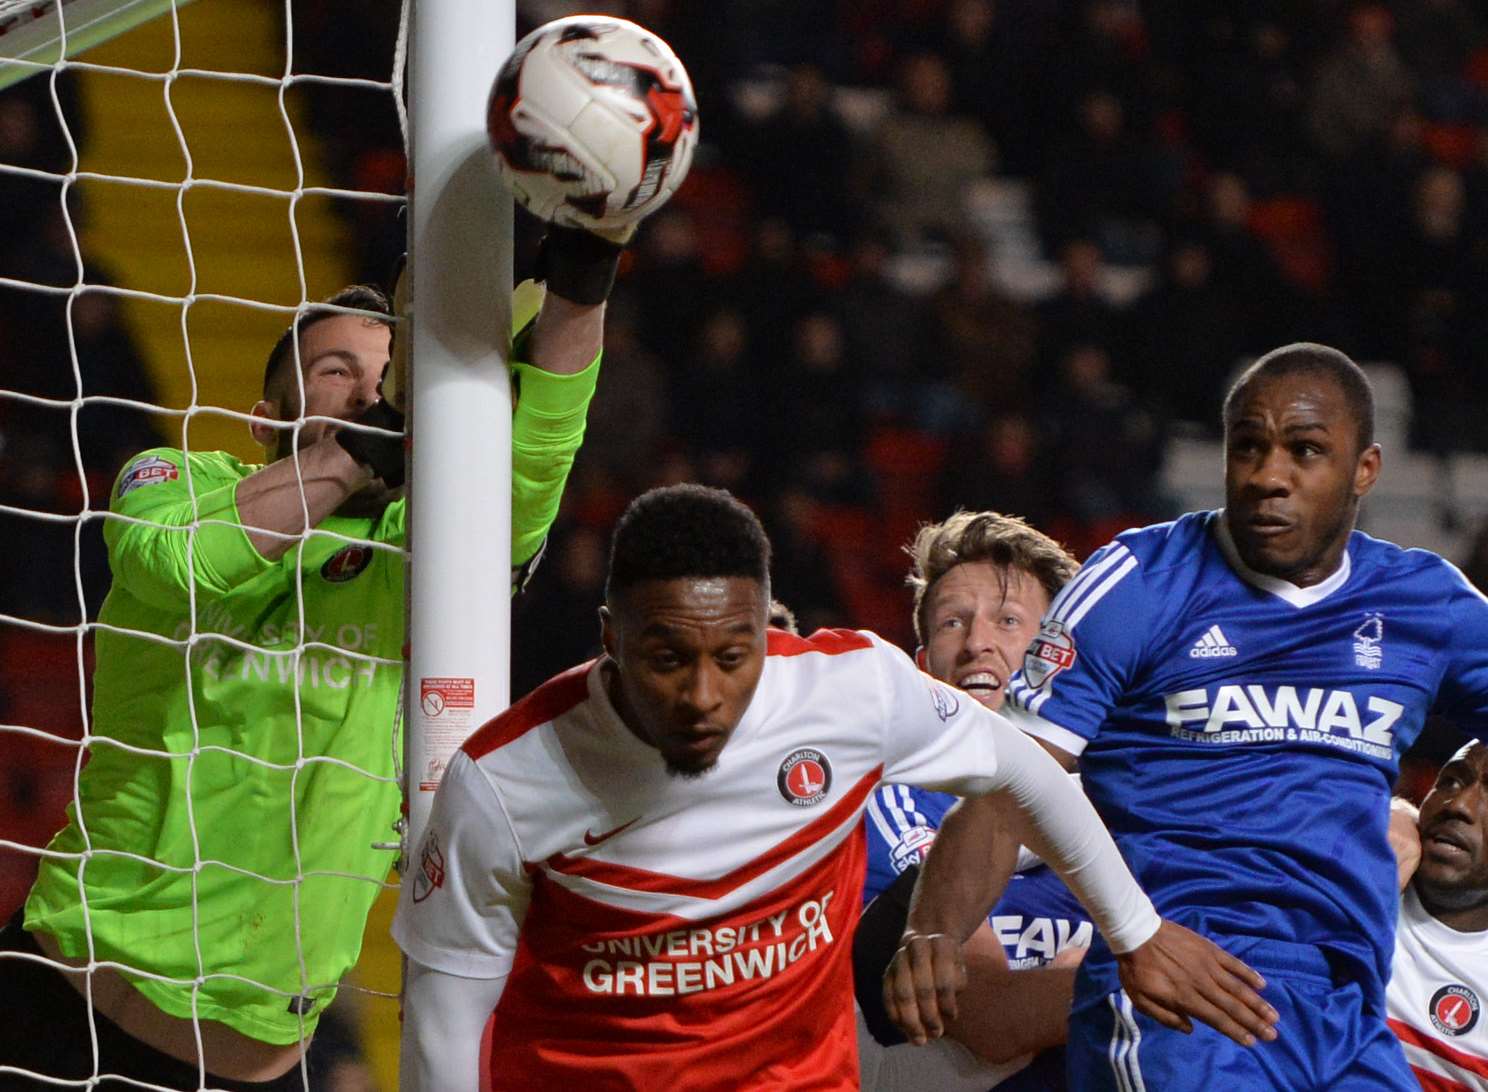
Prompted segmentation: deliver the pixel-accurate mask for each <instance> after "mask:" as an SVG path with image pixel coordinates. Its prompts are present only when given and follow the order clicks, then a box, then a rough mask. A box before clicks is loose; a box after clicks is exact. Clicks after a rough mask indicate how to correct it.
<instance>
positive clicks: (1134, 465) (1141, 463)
mask: <svg viewBox="0 0 1488 1092" xmlns="http://www.w3.org/2000/svg"><path fill="white" fill-rule="evenodd" d="M1042 402H1043V404H1042V411H1043V414H1042V415H1043V432H1044V436H1045V438H1046V443H1047V445H1048V446H1047V451H1048V453H1049V457H1050V458H1049V462H1050V465H1051V466H1052V467H1053V470H1054V473H1055V475H1056V482H1055V488H1056V489H1057V490H1058V497H1059V500H1060V503H1061V506H1062V507H1063V509H1064V510H1065V511H1066V512H1068V513H1069V514H1070V515H1072V516H1073V517H1074V518H1075V519H1077V520H1079V521H1080V522H1082V523H1085V524H1099V523H1104V522H1109V521H1111V520H1117V519H1130V520H1131V521H1132V522H1143V521H1145V520H1147V519H1149V518H1155V517H1161V516H1163V515H1165V514H1168V513H1167V512H1166V505H1165V504H1164V503H1163V502H1162V501H1160V500H1159V499H1158V489H1157V475H1158V471H1159V470H1161V468H1162V459H1163V443H1164V441H1165V439H1166V436H1165V433H1164V431H1163V429H1162V428H1161V421H1160V420H1158V419H1157V417H1156V416H1154V414H1153V413H1152V412H1151V411H1149V410H1147V409H1145V408H1143V407H1142V406H1141V405H1140V404H1139V403H1138V402H1137V400H1136V398H1135V397H1134V396H1133V394H1132V392H1131V391H1130V390H1129V389H1127V388H1126V387H1124V386H1122V385H1121V384H1119V383H1117V382H1116V381H1115V379H1114V378H1113V377H1112V374H1111V358H1110V356H1109V355H1107V353H1106V351H1105V349H1103V348H1102V347H1101V346H1100V345H1098V344H1091V343H1086V344H1076V345H1072V346H1071V347H1070V348H1069V349H1068V350H1067V351H1066V352H1065V353H1064V355H1063V357H1062V358H1061V359H1060V362H1059V369H1058V373H1057V376H1056V381H1055V383H1054V385H1053V386H1052V387H1051V388H1050V389H1049V390H1047V391H1045V392H1044V398H1043V400H1042Z"/></svg>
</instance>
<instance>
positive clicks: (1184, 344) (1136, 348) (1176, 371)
mask: <svg viewBox="0 0 1488 1092" xmlns="http://www.w3.org/2000/svg"><path fill="white" fill-rule="evenodd" d="M1246 317H1247V316H1246V306H1245V299H1244V297H1242V296H1239V295H1237V294H1235V293H1234V292H1231V291H1229V290H1227V289H1225V288H1224V287H1222V286H1221V284H1220V282H1219V279H1218V277H1217V275H1216V270H1215V268H1214V255H1213V254H1212V253H1211V252H1210V250H1209V246H1208V244H1207V243H1205V242H1203V241H1202V240H1201V239H1197V238H1183V239H1179V240H1177V241H1176V242H1174V244H1173V246H1172V247H1171V248H1170V249H1169V251H1168V253H1167V255H1166V256H1165V257H1164V259H1163V264H1162V270H1161V273H1160V275H1159V279H1158V282H1157V284H1156V285H1155V286H1154V287H1153V289H1152V290H1151V291H1150V292H1148V293H1147V294H1146V295H1145V296H1143V297H1142V298H1141V299H1140V300H1138V301H1137V304H1136V306H1135V307H1134V308H1133V309H1132V314H1131V322H1132V346H1131V352H1130V355H1131V358H1132V360H1133V362H1134V365H1133V369H1132V374H1133V376H1134V378H1135V380H1136V382H1137V386H1138V389H1140V390H1146V391H1150V392H1152V393H1153V395H1155V396H1156V398H1157V399H1159V400H1161V402H1162V403H1163V404H1164V406H1165V407H1166V408H1167V409H1168V410H1169V411H1170V412H1171V413H1172V414H1173V415H1174V416H1176V417H1178V418H1179V419H1181V420H1184V421H1189V422H1192V423H1194V424H1196V425H1199V426H1201V427H1203V428H1204V429H1205V431H1207V432H1209V433H1211V434H1217V433H1218V429H1219V409H1220V402H1221V400H1222V398H1223V393H1224V389H1225V383H1226V380H1227V379H1228V378H1229V376H1230V373H1231V372H1233V371H1234V368H1235V365H1236V362H1237V361H1239V359H1240V357H1241V355H1242V353H1243V351H1244V349H1245V347H1246V345H1247V337H1246V331H1245V321H1246Z"/></svg>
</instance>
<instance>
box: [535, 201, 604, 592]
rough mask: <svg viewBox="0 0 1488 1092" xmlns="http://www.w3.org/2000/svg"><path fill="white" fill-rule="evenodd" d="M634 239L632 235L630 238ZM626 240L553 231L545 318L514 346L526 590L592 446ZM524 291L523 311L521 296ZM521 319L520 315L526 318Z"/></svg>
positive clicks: (544, 270)
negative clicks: (589, 427) (592, 407)
mask: <svg viewBox="0 0 1488 1092" xmlns="http://www.w3.org/2000/svg"><path fill="white" fill-rule="evenodd" d="M627 237H628V236H627ZM623 249H624V244H623V242H622V241H617V240H612V239H608V238H604V237H601V236H598V235H595V234H593V233H591V232H588V231H582V230H580V229H578V228H567V227H561V226H559V225H556V224H553V225H549V227H548V232H547V234H546V235H545V236H544V237H543V242H542V250H541V252H540V254H539V257H538V275H539V276H540V277H542V278H543V280H544V283H545V285H546V289H547V291H546V295H545V298H544V299H543V302H542V309H541V310H540V311H539V312H538V315H537V319H536V321H535V322H534V323H532V325H531V326H530V327H527V328H525V329H523V330H521V331H520V332H519V333H518V334H517V337H516V338H515V341H514V344H513V346H512V357H513V363H512V374H513V379H514V382H515V384H516V400H517V405H516V411H515V415H514V416H513V418H512V568H513V571H514V572H515V573H516V574H517V578H516V580H515V581H514V586H516V587H520V585H521V583H522V581H523V578H524V576H525V574H526V570H528V569H529V568H530V563H531V562H532V561H533V559H534V558H535V557H536V556H537V554H538V552H539V550H541V548H542V544H543V542H544V540H545V539H546V538H547V536H548V530H549V528H550V527H552V524H553V519H554V518H555V517H556V516H557V514H558V502H559V500H560V499H561V498H562V496H563V487H564V485H565V484H566V483H567V481H568V474H569V471H570V470H571V469H572V468H573V461H574V456H575V455H577V454H578V451H579V445H580V444H581V443H582V442H583V440H584V424H585V419H586V416H587V413H588V409H589V401H590V399H591V398H593V397H594V388H595V384H596V383H597V382H598V380H599V363H600V356H601V350H602V347H603V342H604V309H605V300H606V299H608V298H609V294H610V290H611V288H613V287H614V283H615V271H616V269H617V268H618V266H619V262H620V255H621V253H622V251H623ZM526 287H527V286H525V285H524V286H522V288H519V289H518V300H517V305H518V311H519V313H520V307H521V304H522V300H521V295H522V292H523V290H524V289H525V288H526ZM519 321H520V317H519Z"/></svg>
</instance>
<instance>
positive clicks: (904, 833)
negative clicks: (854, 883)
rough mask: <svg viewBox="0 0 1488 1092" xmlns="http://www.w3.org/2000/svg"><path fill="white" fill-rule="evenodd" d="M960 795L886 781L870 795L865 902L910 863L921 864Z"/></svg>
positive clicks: (866, 821) (865, 815)
mask: <svg viewBox="0 0 1488 1092" xmlns="http://www.w3.org/2000/svg"><path fill="white" fill-rule="evenodd" d="M955 802H956V798H955V797H954V796H951V795H950V794H949V793H942V792H932V791H931V790H929V789H917V788H914V787H913V786H910V785H893V784H884V785H880V786H879V787H878V788H876V789H874V790H873V795H871V796H870V797H868V807H867V809H866V810H865V811H864V813H863V824H864V826H865V827H866V828H867V832H868V875H867V878H866V879H865V880H864V882H863V905H864V906H867V905H868V903H869V902H870V901H871V900H872V899H873V898H874V897H875V896H877V895H879V894H880V893H881V892H882V891H883V890H884V889H885V888H887V887H888V886H889V885H890V884H891V883H893V882H894V881H895V880H896V879H897V878H898V877H899V876H900V875H901V874H902V873H903V872H904V870H905V869H907V868H908V867H909V866H910V865H915V864H919V863H920V862H921V861H922V860H924V857H925V854H926V853H927V852H929V850H930V843H931V842H933V841H934V840H935V832H936V831H937V830H939V829H940V821H941V819H943V818H944V817H945V813H946V812H948V811H950V810H951V805H952V804H954V803H955Z"/></svg>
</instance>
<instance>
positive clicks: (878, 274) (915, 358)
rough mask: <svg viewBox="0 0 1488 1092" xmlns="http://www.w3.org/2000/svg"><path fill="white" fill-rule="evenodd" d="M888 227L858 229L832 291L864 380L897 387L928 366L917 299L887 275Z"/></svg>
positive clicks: (850, 348)
mask: <svg viewBox="0 0 1488 1092" xmlns="http://www.w3.org/2000/svg"><path fill="white" fill-rule="evenodd" d="M891 256H892V253H891V251H890V250H889V243H888V233H887V232H884V231H864V232H862V233H861V234H859V235H858V237H857V239H856V241H855V242H854V243H853V246H852V250H851V252H850V253H849V254H848V274H847V279H846V280H845V281H843V283H842V286H841V287H840V288H839V289H838V290H837V291H836V293H835V294H834V295H833V303H834V307H835V310H836V312H837V315H838V317H839V318H840V319H841V320H842V328H843V331H844V333H845V335H846V337H847V346H848V352H849V353H851V354H852V357H853V359H854V360H856V361H857V362H858V363H859V365H861V367H862V369H863V372H864V373H865V375H866V376H867V377H868V382H869V384H870V385H883V386H886V387H891V388H893V389H898V388H900V387H902V386H903V385H904V384H905V383H907V382H912V381H913V380H914V378H915V377H917V376H918V375H919V374H920V373H921V370H922V369H925V368H927V367H930V366H931V364H930V361H929V359H928V357H929V352H930V351H929V350H927V348H926V346H925V344H924V339H923V338H922V337H921V333H920V327H921V305H920V301H919V300H917V299H913V298H911V297H910V296H909V295H907V294H906V293H905V292H904V290H903V289H901V288H900V287H899V286H898V285H897V284H895V283H894V281H893V280H892V279H891V278H890V277H889V259H890V257H891Z"/></svg>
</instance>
